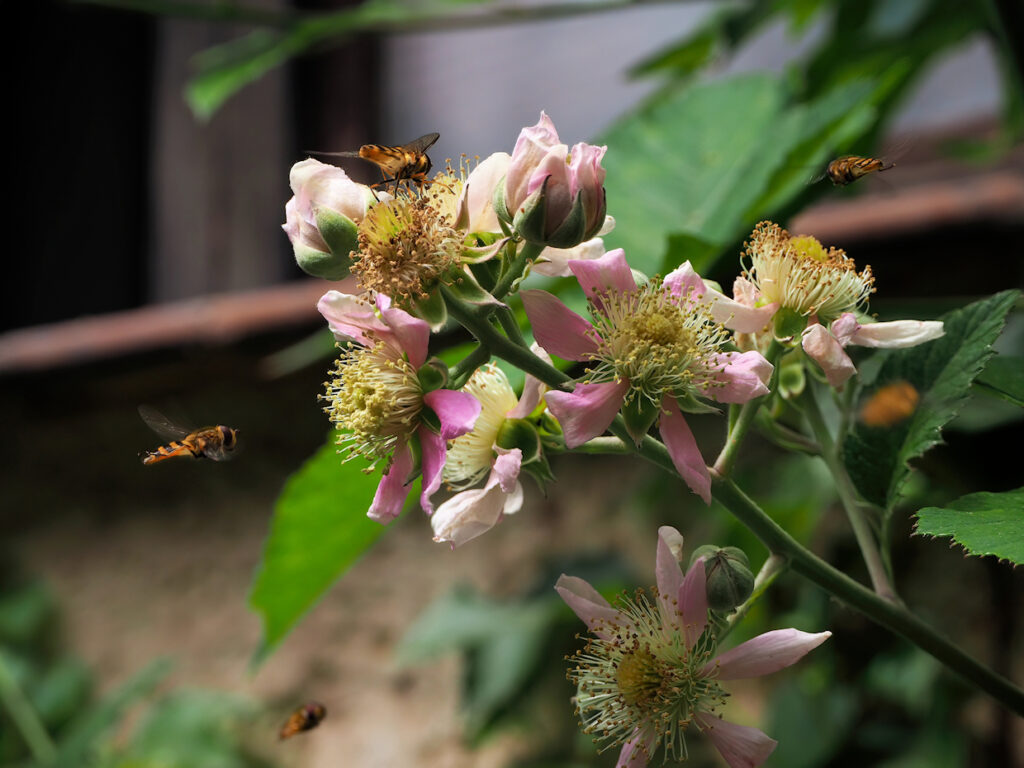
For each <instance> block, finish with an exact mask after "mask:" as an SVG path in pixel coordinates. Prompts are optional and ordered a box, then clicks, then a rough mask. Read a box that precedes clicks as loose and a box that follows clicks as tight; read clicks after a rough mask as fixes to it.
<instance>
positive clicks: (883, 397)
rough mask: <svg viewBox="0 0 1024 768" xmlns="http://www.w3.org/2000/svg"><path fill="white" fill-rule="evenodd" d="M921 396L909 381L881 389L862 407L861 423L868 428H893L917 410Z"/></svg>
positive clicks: (895, 382)
mask: <svg viewBox="0 0 1024 768" xmlns="http://www.w3.org/2000/svg"><path fill="white" fill-rule="evenodd" d="M920 399H921V395H920V394H919V393H918V391H917V389H916V388H915V387H914V385H913V384H911V383H910V382H909V381H905V380H903V379H900V380H899V381H894V382H893V383H892V384H886V385H885V386H884V387H879V388H878V390H877V391H876V392H875V393H874V394H873V395H871V397H869V398H868V399H867V401H866V402H865V403H864V405H863V406H861V409H860V421H861V423H862V424H864V426H866V427H892V426H895V425H896V424H899V423H900V422H902V421H906V420H907V419H909V418H910V416H911V415H912V414H913V413H914V411H915V410H917V404H918V402H919V401H920Z"/></svg>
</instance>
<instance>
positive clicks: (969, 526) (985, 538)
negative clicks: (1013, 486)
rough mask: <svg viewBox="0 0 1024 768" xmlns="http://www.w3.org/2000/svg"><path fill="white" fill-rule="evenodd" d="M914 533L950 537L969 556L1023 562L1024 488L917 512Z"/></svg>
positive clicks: (985, 494)
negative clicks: (993, 556) (991, 556)
mask: <svg viewBox="0 0 1024 768" xmlns="http://www.w3.org/2000/svg"><path fill="white" fill-rule="evenodd" d="M916 532H917V533H919V534H922V535H926V536H952V537H953V540H954V541H956V543H957V544H960V545H961V546H963V548H964V549H966V550H967V551H968V552H970V553H971V554H972V555H995V556H996V557H998V558H1000V559H1003V558H1005V559H1006V560H1009V561H1010V562H1011V563H1014V564H1016V565H1020V564H1022V563H1024V488H1018V489H1017V490H1015V491H1007V492H1006V493H988V492H985V491H982V492H980V493H972V494H970V495H969V496H962V497H961V498H959V499H957V500H956V501H952V502H950V503H949V504H947V505H946V506H945V507H943V508H940V507H925V508H924V509H921V510H918V512H917V529H916Z"/></svg>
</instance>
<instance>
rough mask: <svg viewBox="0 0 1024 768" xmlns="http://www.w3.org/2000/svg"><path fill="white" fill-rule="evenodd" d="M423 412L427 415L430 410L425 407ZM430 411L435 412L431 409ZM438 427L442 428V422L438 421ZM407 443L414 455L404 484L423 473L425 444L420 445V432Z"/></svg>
mask: <svg viewBox="0 0 1024 768" xmlns="http://www.w3.org/2000/svg"><path fill="white" fill-rule="evenodd" d="M423 413H424V415H426V414H427V413H428V410H427V409H426V408H424V409H423ZM430 413H433V412H432V411H430ZM438 427H439V428H440V422H439V423H438ZM406 445H407V446H408V447H409V453H410V454H411V456H412V466H411V467H410V469H409V474H408V475H406V476H405V481H404V482H403V483H402V484H403V485H408V484H409V483H411V482H412V481H413V480H415V479H416V478H417V477H419V476H420V475H421V474H423V446H422V445H420V436H419V435H418V434H414V435H413V436H412V437H411V438H409V442H408V443H406ZM399 450H401V449H399Z"/></svg>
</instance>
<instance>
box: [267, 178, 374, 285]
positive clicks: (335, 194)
mask: <svg viewBox="0 0 1024 768" xmlns="http://www.w3.org/2000/svg"><path fill="white" fill-rule="evenodd" d="M289 180H290V182H291V187H292V192H294V196H293V197H292V198H291V199H290V200H289V201H288V203H287V204H286V205H285V218H286V221H285V223H284V224H283V225H282V229H284V231H285V233H286V234H287V235H288V239H289V240H290V241H291V243H292V249H293V250H294V252H295V261H296V262H297V263H298V265H299V267H300V268H301V269H302V270H303V271H305V272H307V273H308V274H310V275H313V276H314V277H321V278H324V279H327V280H340V279H342V278H343V277H345V275H346V274H348V266H349V254H350V253H351V252H352V251H353V250H355V249H356V248H357V247H358V241H357V237H356V235H357V230H356V225H357V224H358V223H359V222H360V221H361V220H362V218H363V216H364V215H366V208H367V205H369V204H370V203H371V202H372V201H373V193H372V192H371V191H370V189H369V187H366V186H365V185H363V184H357V183H356V182H354V181H352V180H351V179H350V178H349V177H348V176H347V175H345V172H344V171H343V170H341V169H340V168H337V167H335V166H333V165H327V164H325V163H321V162H319V161H318V160H313V159H307V160H303V161H302V162H300V163H296V164H295V165H293V166H292V169H291V173H290V174H289Z"/></svg>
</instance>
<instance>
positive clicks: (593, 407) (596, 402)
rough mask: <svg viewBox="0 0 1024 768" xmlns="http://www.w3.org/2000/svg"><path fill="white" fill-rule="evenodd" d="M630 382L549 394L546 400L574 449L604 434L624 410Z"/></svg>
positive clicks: (610, 382) (545, 397)
mask: <svg viewBox="0 0 1024 768" xmlns="http://www.w3.org/2000/svg"><path fill="white" fill-rule="evenodd" d="M627 389H629V382H628V381H624V380H623V381H619V382H615V381H609V382H604V383H601V384H577V385H576V388H575V389H573V391H572V392H548V393H547V394H546V395H545V396H544V399H545V400H546V401H547V404H548V409H549V410H550V411H551V413H553V414H554V415H555V418H556V419H558V423H559V424H561V425H562V431H563V432H564V433H565V444H566V445H567V446H569V447H570V448H575V447H576V446H578V445H583V443H585V442H587V440H590V439H591V438H593V437H597V436H598V435H600V434H602V433H603V432H604V431H605V430H606V429H608V425H609V424H611V423H612V419H614V418H615V414H617V413H618V412H619V409H620V408H621V407H622V400H623V398H625V396H626V390H627Z"/></svg>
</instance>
